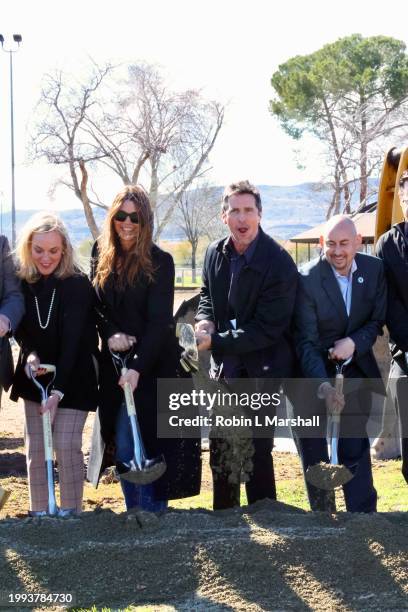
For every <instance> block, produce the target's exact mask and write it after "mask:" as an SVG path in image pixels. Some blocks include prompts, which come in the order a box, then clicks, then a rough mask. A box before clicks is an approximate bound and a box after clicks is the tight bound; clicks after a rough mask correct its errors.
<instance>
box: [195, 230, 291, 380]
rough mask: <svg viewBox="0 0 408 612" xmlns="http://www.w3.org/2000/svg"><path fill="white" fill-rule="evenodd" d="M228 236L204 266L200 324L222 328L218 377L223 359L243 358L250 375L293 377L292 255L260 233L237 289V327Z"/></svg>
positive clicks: (216, 338)
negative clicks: (231, 321) (232, 311)
mask: <svg viewBox="0 0 408 612" xmlns="http://www.w3.org/2000/svg"><path fill="white" fill-rule="evenodd" d="M227 241H228V238H224V239H223V240H219V241H217V242H214V243H213V244H211V245H210V246H209V247H208V249H207V252H206V256H205V261H204V266H203V287H202V289H201V296H200V304H199V307H198V312H197V316H196V320H197V321H200V320H203V319H208V320H210V321H213V322H214V323H215V326H216V333H215V334H214V335H213V337H212V349H211V351H212V374H213V375H214V376H217V373H218V372H219V370H220V367H221V364H222V361H223V355H239V356H240V359H241V361H242V363H243V365H244V367H245V369H246V370H247V372H248V375H249V376H250V377H262V378H265V377H266V378H281V377H290V376H291V375H292V368H293V364H294V352H293V348H292V346H291V339H290V334H289V330H290V325H291V319H292V313H293V309H294V305H295V297H296V285H297V270H296V266H295V264H294V262H293V260H292V258H291V257H290V255H289V254H288V253H287V252H286V251H285V250H284V249H283V248H282V247H281V246H280V245H279V244H278V243H277V242H275V240H273V238H271V237H270V236H268V235H267V234H265V232H263V231H262V229H261V228H260V229H259V239H258V243H257V245H256V248H255V252H254V254H253V256H252V258H251V261H250V263H249V264H248V265H246V266H244V267H243V268H242V270H241V273H240V275H239V279H238V285H237V299H236V309H235V314H236V320H237V329H235V330H231V329H230V325H229V323H228V318H229V317H228V299H227V296H228V289H229V277H230V273H229V267H230V263H229V259H228V257H227V254H226V252H225V245H226V243H227Z"/></svg>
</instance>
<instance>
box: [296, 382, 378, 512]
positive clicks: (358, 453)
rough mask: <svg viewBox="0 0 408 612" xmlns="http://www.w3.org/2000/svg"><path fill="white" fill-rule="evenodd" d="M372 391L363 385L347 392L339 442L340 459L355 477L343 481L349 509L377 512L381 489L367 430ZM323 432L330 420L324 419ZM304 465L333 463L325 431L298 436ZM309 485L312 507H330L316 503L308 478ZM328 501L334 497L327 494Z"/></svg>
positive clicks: (318, 411)
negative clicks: (375, 478) (316, 435)
mask: <svg viewBox="0 0 408 612" xmlns="http://www.w3.org/2000/svg"><path fill="white" fill-rule="evenodd" d="M371 401H372V400H371V391H370V390H368V389H360V390H358V391H355V392H353V393H350V394H349V395H346V405H345V407H344V410H343V413H342V417H341V421H340V423H341V425H340V437H339V443H338V455H339V463H340V464H341V465H345V466H346V467H348V468H349V470H350V471H351V473H352V474H353V478H352V479H351V480H350V481H349V482H348V483H346V484H345V485H343V493H344V499H345V503H346V508H347V510H348V511H349V512H375V511H376V506H377V492H376V490H375V488H374V483H373V476H372V471H371V458H370V443H369V440H368V437H367V433H366V431H365V428H366V424H367V420H368V417H369V414H370V408H371ZM317 402H319V404H320V405H318V406H317V408H316V412H317V413H319V414H321V413H322V412H323V410H325V408H324V402H323V401H322V400H317ZM321 426H322V434H323V430H325V427H326V422H325V419H324V420H323V419H322V424H321ZM298 443H299V447H300V453H301V459H302V464H303V469H304V471H305V472H306V470H307V468H308V467H309V466H312V465H315V464H316V463H319V462H320V461H322V462H324V463H329V455H328V450H327V440H326V437H325V436H324V435H321V436H320V437H319V438H299V440H298ZM306 488H307V492H308V496H309V501H310V505H311V508H312V510H326V509H329V508H322V507H314V503H315V501H316V500H315V497H316V490H315V489H316V487H313V486H312V485H310V483H308V482H307V481H306ZM325 499H326V501H327V503H331V500H330V499H329V498H328V497H326V498H325Z"/></svg>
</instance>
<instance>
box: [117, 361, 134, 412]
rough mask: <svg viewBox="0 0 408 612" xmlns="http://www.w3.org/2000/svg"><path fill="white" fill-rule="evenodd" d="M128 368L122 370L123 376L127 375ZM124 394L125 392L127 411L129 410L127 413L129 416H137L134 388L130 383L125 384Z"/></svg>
mask: <svg viewBox="0 0 408 612" xmlns="http://www.w3.org/2000/svg"><path fill="white" fill-rule="evenodd" d="M127 371H128V370H127V368H122V369H121V372H120V373H121V374H122V376H124V375H125V374H126V373H127ZM123 390H124V392H125V402H126V409H127V413H128V416H134V415H135V414H136V407H135V400H134V398H133V391H132V387H131V385H130V383H128V382H127V383H125V386H124V389H123Z"/></svg>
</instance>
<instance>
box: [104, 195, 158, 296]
mask: <svg viewBox="0 0 408 612" xmlns="http://www.w3.org/2000/svg"><path fill="white" fill-rule="evenodd" d="M126 200H130V201H131V202H134V204H135V207H136V210H137V213H138V215H139V233H138V235H137V240H136V242H135V244H134V245H133V246H132V248H131V249H130V250H129V251H127V252H124V251H123V249H122V248H121V245H120V240H119V236H118V235H117V233H116V230H115V226H114V217H115V215H116V213H117V212H118V210H120V208H121V206H122V204H123V203H124V202H125V201H126ZM152 245H153V212H152V208H151V206H150V200H149V196H148V195H147V193H146V191H145V190H144V189H143V187H141V186H140V185H126V186H125V187H124V188H123V189H122V190H121V191H120V192H119V193H118V194H117V195H116V197H115V199H114V200H113V203H112V205H111V207H110V209H109V211H108V214H107V216H106V219H105V224H104V228H103V230H102V234H101V236H100V237H99V239H98V249H99V256H98V265H97V268H96V274H95V278H94V281H93V282H94V285H97V286H99V287H102V288H103V287H104V285H105V284H106V282H107V280H108V278H109V276H110V274H111V273H112V272H113V271H115V272H116V273H117V280H116V285H117V286H118V287H119V288H120V289H124V287H125V286H126V284H128V285H132V284H133V283H134V281H135V279H136V278H137V276H138V275H139V274H140V273H143V274H145V275H146V277H147V278H148V280H149V281H153V278H154V268H153V263H152V255H151V249H152Z"/></svg>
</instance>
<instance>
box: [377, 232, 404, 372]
mask: <svg viewBox="0 0 408 612" xmlns="http://www.w3.org/2000/svg"><path fill="white" fill-rule="evenodd" d="M376 254H377V256H378V257H379V258H380V259H382V261H383V262H384V269H385V276H386V279H387V289H388V299H387V317H386V323H387V327H388V331H389V332H390V343H391V354H392V356H393V359H394V360H395V361H397V363H398V364H399V365H400V367H401V368H402V369H403V370H404V371H405V372H407V373H408V370H407V366H406V362H405V358H404V353H405V352H406V351H408V241H407V238H406V236H405V233H404V222H402V223H398V224H397V225H394V227H392V228H391V229H390V230H389V231H388V232H386V233H385V234H383V235H382V236H381V237H380V239H379V240H378V242H377V245H376Z"/></svg>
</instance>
